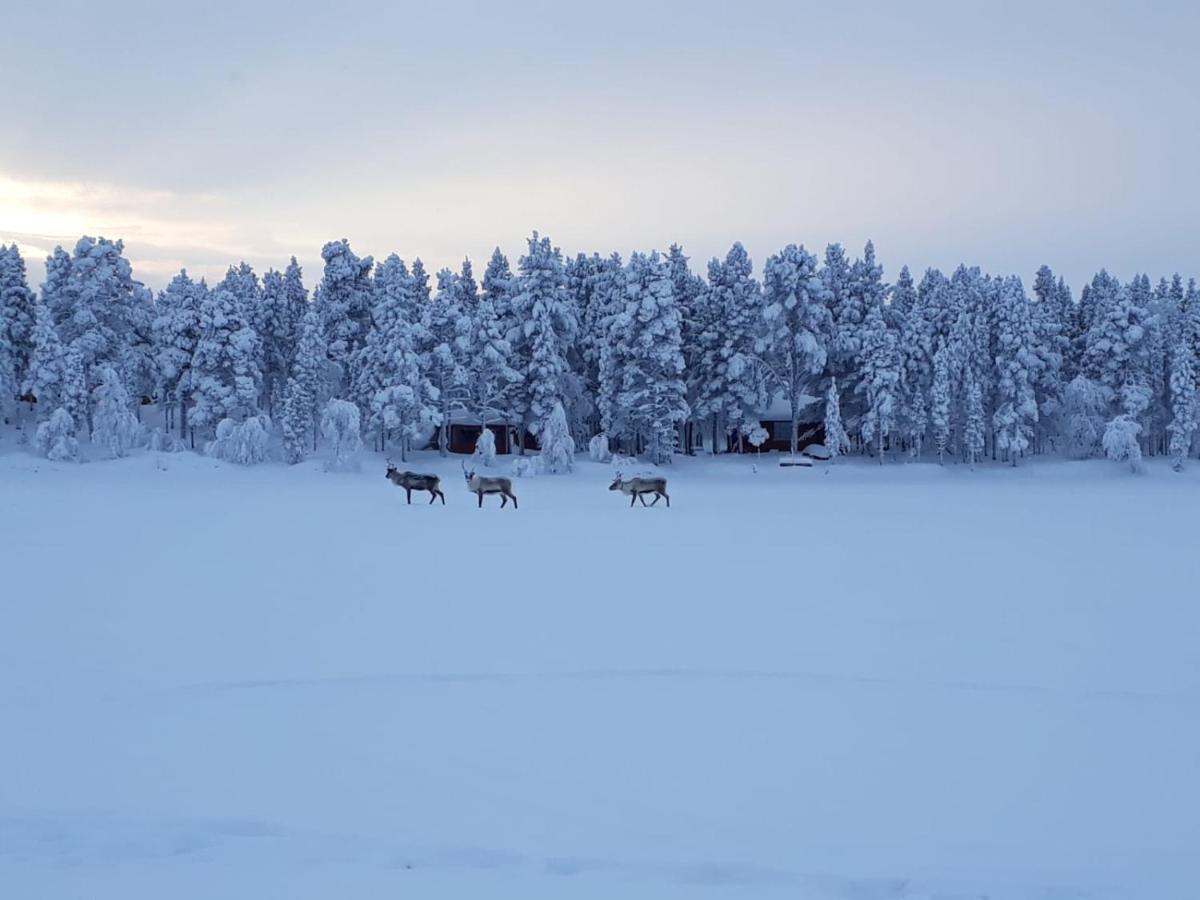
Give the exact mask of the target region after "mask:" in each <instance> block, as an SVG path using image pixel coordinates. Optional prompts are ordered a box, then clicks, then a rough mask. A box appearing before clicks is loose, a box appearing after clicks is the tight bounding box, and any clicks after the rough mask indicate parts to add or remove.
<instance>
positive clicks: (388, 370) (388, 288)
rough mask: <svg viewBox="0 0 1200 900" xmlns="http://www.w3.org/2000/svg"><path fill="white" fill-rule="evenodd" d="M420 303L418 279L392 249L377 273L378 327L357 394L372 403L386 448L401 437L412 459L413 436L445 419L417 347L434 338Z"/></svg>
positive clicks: (371, 418)
mask: <svg viewBox="0 0 1200 900" xmlns="http://www.w3.org/2000/svg"><path fill="white" fill-rule="evenodd" d="M418 302H420V301H419V293H418V287H417V284H416V283H415V281H414V280H413V278H412V276H411V275H410V274H409V272H408V269H407V267H406V266H405V265H404V261H403V260H401V259H400V258H399V257H398V256H396V255H395V254H392V255H391V256H389V257H388V258H387V259H386V260H384V262H383V263H382V264H381V265H380V266H379V267H378V268H377V270H376V272H375V315H374V320H375V326H374V327H373V328H372V329H371V333H370V335H369V336H368V338H367V345H366V348H365V351H364V363H363V366H362V371H361V372H360V375H359V382H358V385H359V387H358V391H357V394H358V395H359V396H360V397H363V398H364V399H365V402H366V403H367V408H368V410H369V414H368V419H367V422H368V425H369V427H370V428H371V429H372V430H373V431H374V432H375V433H377V434H378V435H379V439H380V446H381V448H383V449H386V448H387V447H388V446H389V441H391V440H392V439H395V440H397V441H399V443H400V456H401V459H407V454H408V445H409V444H410V443H411V442H412V441H414V440H417V439H418V438H421V437H423V436H426V435H428V433H429V429H431V428H432V427H434V426H436V425H437V424H438V422H439V421H440V417H439V413H438V411H437V400H438V396H437V390H436V389H435V388H434V387H433V385H432V384H431V383H430V381H429V374H428V371H427V365H426V364H425V363H423V361H422V359H421V355H420V353H419V352H418V350H419V347H420V346H421V345H428V344H429V343H430V341H429V340H428V339H427V338H426V337H425V325H424V323H423V322H422V321H421V320H420V318H418V316H419V314H420V313H421V312H422V311H421V310H419V309H418V308H417V303H418ZM425 305H426V306H428V301H426V304H425ZM360 402H361V401H360Z"/></svg>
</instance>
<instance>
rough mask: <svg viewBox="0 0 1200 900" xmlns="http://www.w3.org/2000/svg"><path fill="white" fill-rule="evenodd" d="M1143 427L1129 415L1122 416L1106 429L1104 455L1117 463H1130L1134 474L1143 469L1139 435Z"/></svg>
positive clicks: (1110, 423)
mask: <svg viewBox="0 0 1200 900" xmlns="http://www.w3.org/2000/svg"><path fill="white" fill-rule="evenodd" d="M1141 430H1142V426H1141V425H1139V424H1138V423H1137V421H1136V420H1135V419H1134V418H1133V417H1132V416H1129V415H1125V414H1123V413H1122V414H1121V415H1118V416H1117V417H1116V418H1114V419H1113V420H1112V421H1111V422H1109V423H1108V425H1107V426H1105V428H1104V455H1105V456H1107V457H1108V458H1109V459H1111V460H1115V461H1117V462H1127V463H1129V468H1130V470H1131V471H1133V472H1140V471H1141V469H1142V448H1141V445H1140V444H1139V443H1138V434H1140V433H1141Z"/></svg>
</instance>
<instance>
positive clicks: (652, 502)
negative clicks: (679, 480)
mask: <svg viewBox="0 0 1200 900" xmlns="http://www.w3.org/2000/svg"><path fill="white" fill-rule="evenodd" d="M657 502H658V491H655V492H654V500H653V501H651V503H650V505H651V506H653V505H654V504H655V503H657Z"/></svg>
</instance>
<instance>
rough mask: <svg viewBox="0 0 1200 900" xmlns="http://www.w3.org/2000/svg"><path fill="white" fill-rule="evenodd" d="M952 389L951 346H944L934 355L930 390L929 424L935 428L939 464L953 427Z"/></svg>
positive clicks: (934, 435) (935, 443) (948, 443)
mask: <svg viewBox="0 0 1200 900" xmlns="http://www.w3.org/2000/svg"><path fill="white" fill-rule="evenodd" d="M951 391H952V384H951V381H950V351H949V348H947V347H943V348H941V349H940V350H938V351H937V352H936V353H935V354H934V355H933V383H932V385H931V386H930V390H929V425H930V427H931V428H932V429H933V441H934V445H935V446H936V447H937V454H938V463H939V464H941V463H943V462H944V461H945V458H946V450H947V448H949V446H950V436H951V429H952V428H953V420H952V418H951V410H950V403H951Z"/></svg>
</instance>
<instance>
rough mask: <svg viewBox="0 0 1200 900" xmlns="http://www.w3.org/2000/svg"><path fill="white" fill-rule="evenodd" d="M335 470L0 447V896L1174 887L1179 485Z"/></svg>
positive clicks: (1067, 893) (1185, 838) (726, 468)
mask: <svg viewBox="0 0 1200 900" xmlns="http://www.w3.org/2000/svg"><path fill="white" fill-rule="evenodd" d="M9 446H11V444H9ZM362 458H363V461H364V465H363V468H362V471H361V472H358V473H339V474H328V473H325V472H323V471H322V465H321V460H320V459H319V458H315V459H310V460H308V461H306V462H304V463H301V464H299V465H297V466H292V467H286V466H283V465H279V464H267V465H263V466H259V467H255V468H253V469H244V468H241V467H238V466H234V465H228V464H222V463H220V462H217V461H215V460H212V459H207V458H204V457H201V456H199V455H196V454H192V453H183V454H174V455H170V456H167V455H161V454H149V453H141V454H137V455H134V456H132V457H130V458H127V459H122V460H115V461H111V462H103V463H91V464H85V465H78V464H71V463H61V464H60V463H51V462H47V461H45V460H41V459H37V458H34V457H32V456H29V455H25V454H21V453H7V454H5V455H0V547H3V555H2V557H0V558H2V560H3V571H4V581H3V584H4V595H3V597H4V599H3V610H4V627H3V629H0V715H2V716H3V720H4V723H5V724H4V734H5V737H4V740H3V741H0V771H3V773H4V777H3V778H2V779H0V886H3V887H2V891H3V894H4V896H6V897H22V898H25V897H37V898H39V900H56V898H64V900H68V898H69V900H76V898H79V897H92V898H118V897H119V898H122V900H137V898H147V900H150V898H153V900H160V898H164V897H170V898H172V900H191V898H206V900H207V898H213V897H221V898H247V900H261V898H265V897H288V898H314V900H315V898H322V900H326V898H330V897H347V898H355V900H373V898H385V897H386V898H394V897H399V896H409V897H421V898H435V900H436V898H463V897H487V898H522V900H526V898H547V900H549V898H563V897H572V898H576V897H582V898H611V897H622V898H634V900H637V898H655V900H659V898H703V900H711V898H722V900H724V898H739V900H740V898H785V897H786V898H798V897H799V898H805V900H892V898H905V900H918V898H920V900H931V898H938V900H968V898H970V900H978V898H981V897H988V898H989V900H1046V898H1050V897H1054V898H1065V897H1087V898H1091V900H1128V898H1131V897H1139V898H1150V897H1153V898H1156V900H1175V898H1178V900H1184V898H1191V897H1193V896H1194V895H1195V888H1194V880H1195V879H1194V853H1195V848H1196V846H1197V842H1198V840H1200V831H1198V826H1197V817H1196V809H1197V808H1200V779H1198V778H1197V775H1196V760H1197V759H1200V716H1198V715H1197V713H1198V712H1200V656H1198V655H1197V651H1196V637H1197V634H1198V631H1197V628H1198V626H1200V607H1198V606H1197V604H1196V602H1195V593H1194V591H1193V590H1191V586H1193V585H1195V584H1197V583H1198V582H1200V557H1198V556H1197V555H1196V553H1195V552H1194V535H1193V533H1192V529H1191V528H1190V527H1184V526H1185V525H1190V522H1191V517H1192V513H1191V510H1194V509H1195V508H1196V502H1195V501H1196V497H1197V492H1200V467H1193V470H1189V471H1186V472H1184V473H1181V474H1176V473H1174V472H1171V471H1170V468H1169V463H1168V461H1166V460H1163V459H1153V460H1149V461H1147V464H1146V471H1145V473H1144V474H1143V475H1140V476H1136V477H1135V476H1131V475H1129V473H1128V470H1127V468H1124V467H1121V466H1117V465H1116V464H1113V463H1111V462H1071V463H1062V462H1052V461H1046V460H1038V461H1033V462H1030V463H1028V464H1025V465H1023V466H1022V467H1020V468H1018V469H1010V468H1008V467H1004V466H1000V465H985V464H981V465H978V466H977V467H976V469H975V471H970V470H969V469H968V468H967V467H966V466H962V465H957V466H951V465H947V466H946V467H944V468H943V467H939V466H937V465H935V464H914V465H889V466H885V467H879V466H877V465H875V464H874V463H873V462H871V461H869V460H840V461H839V462H838V463H837V464H836V465H832V466H829V465H824V464H822V465H817V466H814V467H813V468H811V469H784V468H780V467H778V466H776V465H774V461H775V458H774V457H772V459H771V460H770V463H769V464H761V463H760V464H758V465H755V464H754V462H753V461H752V460H750V459H749V458H733V457H730V458H720V459H717V460H709V459H703V458H701V459H680V460H677V461H676V462H675V463H674V464H673V465H671V466H668V467H664V469H663V471H664V472H666V474H667V476H668V477H669V478H670V482H671V484H670V490H671V496H672V500H673V504H672V507H671V508H670V509H666V508H665V507H663V506H662V504H659V506H658V507H655V508H654V509H642V508H641V507H640V506H639V507H635V508H634V509H629V508H628V503H627V501H626V500H625V499H624V498H623V497H621V496H619V495H616V494H613V493H610V492H608V491H607V490H606V488H607V486H608V483H609V481H610V476H611V471H612V470H611V467H610V466H607V465H601V464H598V463H594V462H591V461H589V460H587V459H586V455H581V456H580V457H579V459H578V462H577V465H576V468H575V471H574V473H572V474H569V475H563V476H559V477H554V478H534V479H527V480H522V481H520V482H518V483H517V484H516V485H515V489H516V491H517V493H518V494H519V496H520V498H521V506H520V509H519V510H517V511H513V510H504V511H503V512H501V511H500V510H499V509H498V508H496V507H494V506H492V507H486V508H484V509H483V510H479V509H477V508H476V507H475V503H474V498H473V497H471V496H470V495H468V494H467V493H466V491H465V487H464V486H463V484H462V480H461V479H462V476H461V472H460V469H459V462H458V460H457V459H454V458H450V459H447V460H442V459H439V458H438V457H437V456H436V455H435V454H429V453H419V454H414V455H413V458H412V460H411V461H410V463H409V467H410V468H413V469H414V470H418V471H433V472H436V473H438V474H439V475H441V476H442V478H443V485H444V487H445V488H446V490H447V494H448V504H447V505H446V506H445V507H442V506H441V505H440V504H439V505H437V506H426V505H425V504H423V503H414V504H413V505H412V506H406V505H405V503H404V494H403V491H398V490H396V489H395V488H394V487H393V486H391V485H390V484H388V483H387V482H386V481H385V480H384V478H383V472H384V464H383V461H382V457H376V456H374V455H371V454H365V453H364V454H363V455H362ZM1194 470H1195V471H1194ZM864 548H869V550H870V555H869V560H870V564H869V565H864V564H863V562H864V559H866V558H867V557H865V556H864Z"/></svg>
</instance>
